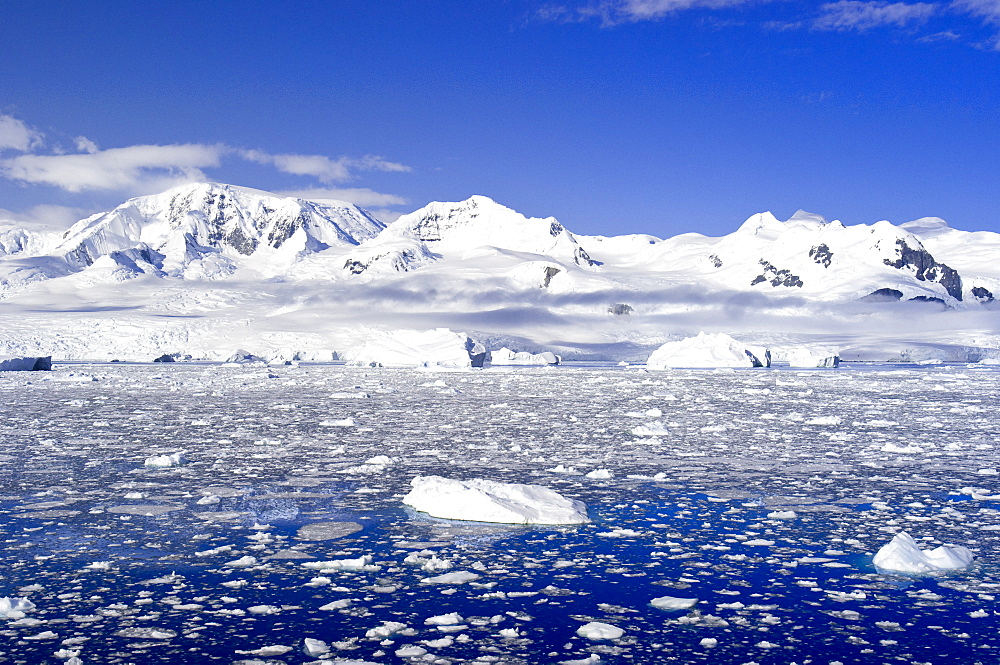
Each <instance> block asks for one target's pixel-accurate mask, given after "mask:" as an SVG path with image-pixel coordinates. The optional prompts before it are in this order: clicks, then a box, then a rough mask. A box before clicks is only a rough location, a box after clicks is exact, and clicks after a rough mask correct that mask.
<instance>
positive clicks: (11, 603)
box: [0, 596, 35, 619]
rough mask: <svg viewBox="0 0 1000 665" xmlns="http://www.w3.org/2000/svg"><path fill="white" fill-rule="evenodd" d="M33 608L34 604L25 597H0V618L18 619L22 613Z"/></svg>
mask: <svg viewBox="0 0 1000 665" xmlns="http://www.w3.org/2000/svg"><path fill="white" fill-rule="evenodd" d="M33 609H35V604H34V603H33V602H31V601H30V600H28V599H27V598H8V597H7V596H4V597H3V598H0V618H3V617H6V618H8V619H20V618H22V617H24V613H25V612H28V611H30V610H33Z"/></svg>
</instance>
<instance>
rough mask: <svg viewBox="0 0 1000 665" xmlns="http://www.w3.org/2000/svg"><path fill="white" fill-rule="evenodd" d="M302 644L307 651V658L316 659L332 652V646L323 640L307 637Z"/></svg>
mask: <svg viewBox="0 0 1000 665" xmlns="http://www.w3.org/2000/svg"><path fill="white" fill-rule="evenodd" d="M302 643H303V644H302V650H303V651H305V653H306V655H307V656H312V657H314V658H316V657H319V656H322V655H323V654H325V653H328V652H329V651H330V645H329V644H327V643H326V642H324V641H323V640H317V639H313V638H312V637H307V638H305V639H304V640H302Z"/></svg>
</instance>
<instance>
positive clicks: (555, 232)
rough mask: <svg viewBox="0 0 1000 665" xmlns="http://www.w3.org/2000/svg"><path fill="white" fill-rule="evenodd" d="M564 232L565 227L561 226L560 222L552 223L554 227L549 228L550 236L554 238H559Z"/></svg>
mask: <svg viewBox="0 0 1000 665" xmlns="http://www.w3.org/2000/svg"><path fill="white" fill-rule="evenodd" d="M562 232H563V225H562V224H560V223H559V222H552V225H551V226H549V235H551V236H552V237H553V238H557V237H559V234H560V233H562Z"/></svg>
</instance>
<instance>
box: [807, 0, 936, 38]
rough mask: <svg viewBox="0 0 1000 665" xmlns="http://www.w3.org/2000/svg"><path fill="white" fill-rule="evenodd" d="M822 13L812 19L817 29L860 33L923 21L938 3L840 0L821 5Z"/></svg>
mask: <svg viewBox="0 0 1000 665" xmlns="http://www.w3.org/2000/svg"><path fill="white" fill-rule="evenodd" d="M820 10H821V11H822V14H821V15H820V16H819V17H818V18H817V19H816V20H815V21H814V22H813V27H814V28H816V29H818V30H840V31H848V30H857V31H859V32H863V31H865V30H870V29H872V28H878V27H881V26H896V27H900V28H902V27H906V26H908V25H912V24H920V23H924V22H925V21H926V20H927V19H929V18H930V17H931V16H932V15H933V14H934V13H935V12H936V11H937V10H938V5H935V4H932V3H928V2H915V3H912V4H911V3H905V2H894V3H888V2H875V1H864V0H839V2H829V3H826V4H824V5H823V6H822V7H820Z"/></svg>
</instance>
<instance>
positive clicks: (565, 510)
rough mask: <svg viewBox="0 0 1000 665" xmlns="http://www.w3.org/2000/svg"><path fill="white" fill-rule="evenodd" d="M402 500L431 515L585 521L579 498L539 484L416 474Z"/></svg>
mask: <svg viewBox="0 0 1000 665" xmlns="http://www.w3.org/2000/svg"><path fill="white" fill-rule="evenodd" d="M410 485H411V486H412V488H413V489H411V490H410V492H409V493H408V494H407V495H406V496H404V497H403V503H405V504H407V505H409V506H412V507H414V508H416V509H417V510H419V511H421V512H424V513H427V514H429V515H431V516H433V517H440V518H445V519H455V520H469V521H475V522H501V523H506V524H585V523H588V522H590V518H589V517H588V516H587V507H586V505H584V504H583V502H581V501H576V500H573V499H567V498H566V497H564V496H562V495H561V494H559V493H557V492H555V491H553V490H551V489H549V488H547V487H543V486H541V485H521V484H514V483H499V482H496V481H492V480H483V479H473V480H467V481H461V480H452V479H449V478H442V477H441V476H417V477H415V478H413V479H412V480H411V481H410Z"/></svg>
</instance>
